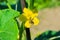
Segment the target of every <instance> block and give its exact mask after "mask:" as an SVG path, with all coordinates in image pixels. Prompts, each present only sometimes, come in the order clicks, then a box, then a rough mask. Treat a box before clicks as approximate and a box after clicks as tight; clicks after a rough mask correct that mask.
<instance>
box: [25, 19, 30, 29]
mask: <svg viewBox="0 0 60 40" xmlns="http://www.w3.org/2000/svg"><path fill="white" fill-rule="evenodd" d="M30 26H31V24H30V22H29V20H28V21H26V23H25V27H26V28H30Z"/></svg>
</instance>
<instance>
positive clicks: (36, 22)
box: [33, 17, 39, 25]
mask: <svg viewBox="0 0 60 40" xmlns="http://www.w3.org/2000/svg"><path fill="white" fill-rule="evenodd" d="M33 22H34V25H38V24H39V19H37V18H36V17H35V18H34V19H33Z"/></svg>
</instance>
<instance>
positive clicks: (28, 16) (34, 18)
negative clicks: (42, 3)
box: [22, 8, 39, 28]
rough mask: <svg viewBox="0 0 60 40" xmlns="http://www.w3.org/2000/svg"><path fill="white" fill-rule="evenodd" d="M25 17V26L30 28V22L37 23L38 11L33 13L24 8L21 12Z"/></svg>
mask: <svg viewBox="0 0 60 40" xmlns="http://www.w3.org/2000/svg"><path fill="white" fill-rule="evenodd" d="M22 15H24V16H25V17H26V19H27V20H26V21H25V27H26V28H30V26H31V25H32V24H34V25H38V23H39V19H38V18H37V16H38V13H33V12H32V11H31V10H29V9H27V8H24V10H23V14H22Z"/></svg>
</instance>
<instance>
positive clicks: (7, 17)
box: [0, 9, 19, 40]
mask: <svg viewBox="0 0 60 40" xmlns="http://www.w3.org/2000/svg"><path fill="white" fill-rule="evenodd" d="M17 16H19V12H17V11H15V10H9V9H5V10H0V40H17V36H18V25H17V23H16V21H15V19H14V18H15V17H17Z"/></svg>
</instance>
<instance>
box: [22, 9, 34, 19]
mask: <svg viewBox="0 0 60 40" xmlns="http://www.w3.org/2000/svg"><path fill="white" fill-rule="evenodd" d="M23 12H24V13H23V15H24V16H26V18H27V19H29V18H30V17H31V15H32V14H33V12H32V11H31V10H29V9H27V8H24V10H23Z"/></svg>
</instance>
